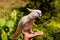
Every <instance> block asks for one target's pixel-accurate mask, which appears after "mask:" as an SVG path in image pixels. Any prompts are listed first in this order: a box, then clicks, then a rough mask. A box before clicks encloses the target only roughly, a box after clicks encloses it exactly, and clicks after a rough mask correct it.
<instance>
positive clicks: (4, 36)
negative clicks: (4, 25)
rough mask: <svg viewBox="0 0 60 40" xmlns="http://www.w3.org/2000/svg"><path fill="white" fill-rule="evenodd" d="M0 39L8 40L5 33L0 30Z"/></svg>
mask: <svg viewBox="0 0 60 40" xmlns="http://www.w3.org/2000/svg"><path fill="white" fill-rule="evenodd" d="M1 38H2V40H8V38H7V34H6V33H5V31H4V30H2V34H1Z"/></svg>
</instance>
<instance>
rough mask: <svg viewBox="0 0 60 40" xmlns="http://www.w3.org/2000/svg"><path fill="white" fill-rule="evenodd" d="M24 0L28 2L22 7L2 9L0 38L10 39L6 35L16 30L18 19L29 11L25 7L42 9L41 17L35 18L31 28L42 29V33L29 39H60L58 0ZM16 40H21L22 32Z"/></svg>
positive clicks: (59, 1)
mask: <svg viewBox="0 0 60 40" xmlns="http://www.w3.org/2000/svg"><path fill="white" fill-rule="evenodd" d="M15 1H17V0H15ZM18 1H19V0H18ZM26 1H27V2H30V3H29V4H27V5H26V6H24V7H20V6H18V7H19V8H18V7H15V8H13V10H12V11H11V12H9V11H6V10H5V9H4V10H2V13H3V14H4V15H3V16H2V17H1V18H0V38H1V40H10V39H9V38H8V37H9V36H10V35H12V34H13V33H14V31H15V30H16V27H17V25H18V22H19V20H20V19H21V18H22V17H23V16H25V15H27V14H28V13H29V12H28V10H27V9H26V8H27V7H28V8H32V9H39V10H41V11H42V17H41V18H39V19H36V20H35V24H34V25H33V28H32V29H33V31H34V32H37V31H42V32H43V33H44V35H43V36H37V37H35V38H32V39H31V40H60V5H59V4H60V0H26ZM11 2H12V3H14V4H15V2H14V0H11ZM9 10H10V9H9ZM1 15H2V14H1ZM5 16H6V17H5ZM18 40H23V35H22V34H20V37H19V38H18Z"/></svg>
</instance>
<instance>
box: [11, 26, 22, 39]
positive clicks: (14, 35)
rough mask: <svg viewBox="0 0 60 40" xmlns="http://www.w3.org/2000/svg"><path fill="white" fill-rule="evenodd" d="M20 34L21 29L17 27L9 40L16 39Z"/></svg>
mask: <svg viewBox="0 0 60 40" xmlns="http://www.w3.org/2000/svg"><path fill="white" fill-rule="evenodd" d="M21 32H22V28H21V27H18V28H17V30H16V32H15V33H14V34H13V35H11V36H10V39H17V38H18V37H19V35H20V33H21Z"/></svg>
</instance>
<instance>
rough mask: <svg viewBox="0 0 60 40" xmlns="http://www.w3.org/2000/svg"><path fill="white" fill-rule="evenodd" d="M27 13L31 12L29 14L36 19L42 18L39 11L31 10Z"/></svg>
mask: <svg viewBox="0 0 60 40" xmlns="http://www.w3.org/2000/svg"><path fill="white" fill-rule="evenodd" d="M29 11H30V12H31V14H32V15H33V16H34V17H35V18H36V17H38V18H40V17H41V16H42V11H41V10H34V9H33V10H32V9H29Z"/></svg>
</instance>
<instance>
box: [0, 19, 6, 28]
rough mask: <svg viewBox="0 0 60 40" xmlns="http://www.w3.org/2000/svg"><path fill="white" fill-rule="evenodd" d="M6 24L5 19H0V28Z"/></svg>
mask: <svg viewBox="0 0 60 40" xmlns="http://www.w3.org/2000/svg"><path fill="white" fill-rule="evenodd" d="M5 24H6V19H4V18H0V26H1V27H2V26H4V25H5Z"/></svg>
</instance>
